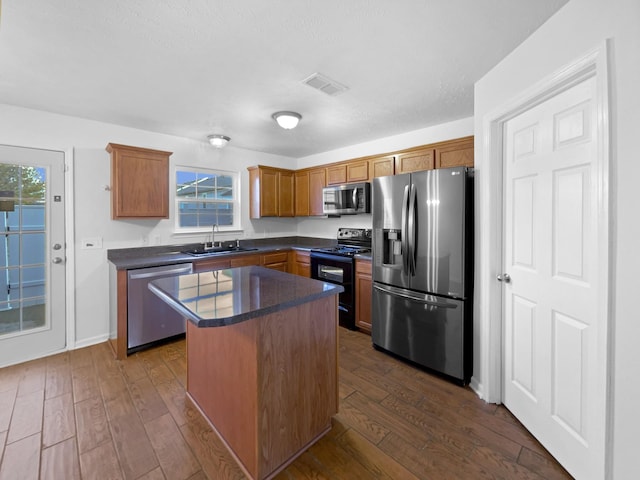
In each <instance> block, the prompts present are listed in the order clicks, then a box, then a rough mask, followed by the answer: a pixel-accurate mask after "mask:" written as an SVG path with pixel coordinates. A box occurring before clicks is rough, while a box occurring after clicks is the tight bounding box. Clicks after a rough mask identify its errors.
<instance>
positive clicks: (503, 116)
mask: <svg viewBox="0 0 640 480" xmlns="http://www.w3.org/2000/svg"><path fill="white" fill-rule="evenodd" d="M610 48H611V43H610V41H608V40H607V41H605V42H603V43H602V44H601V45H599V46H598V47H597V48H595V49H594V50H592V51H590V52H588V53H587V54H585V55H584V56H583V57H581V58H579V59H577V60H576V61H574V62H572V63H571V64H569V65H567V66H565V67H564V68H561V69H560V70H559V71H557V72H555V73H553V74H551V75H549V76H547V77H545V78H543V79H542V80H541V81H539V82H537V83H534V84H533V85H532V86H531V87H529V88H527V89H526V90H524V91H523V92H521V93H520V94H519V95H518V96H517V97H515V98H513V99H511V100H510V101H508V102H506V103H505V104H503V105H501V106H499V107H498V108H496V109H494V110H492V111H491V112H489V113H488V114H486V115H485V116H484V117H483V118H482V131H483V137H482V138H480V139H478V140H479V142H480V145H479V148H481V149H482V158H483V161H482V164H481V165H479V167H480V168H479V169H477V170H478V173H479V175H477V177H476V178H477V179H478V181H479V185H478V187H479V188H477V194H476V205H478V206H477V207H476V224H477V225H478V224H482V225H485V226H486V228H483V229H480V228H476V232H477V234H476V244H477V245H478V248H477V251H476V275H475V277H476V278H475V283H476V285H477V287H479V288H476V301H475V306H474V316H475V318H476V319H480V320H479V321H476V329H477V330H476V332H477V333H476V342H477V345H478V346H479V347H480V348H479V355H478V356H476V362H478V360H479V367H480V368H479V370H480V371H479V373H480V376H479V378H480V379H482V384H481V383H479V381H478V380H477V379H472V382H471V386H472V388H474V390H475V391H476V392H478V394H479V395H480V397H481V398H483V399H484V400H486V401H487V402H491V403H502V398H503V391H504V385H503V368H502V367H503V358H504V343H503V332H504V322H503V315H504V312H503V308H504V299H503V295H502V292H503V286H502V284H501V283H500V282H498V281H497V280H496V276H497V275H498V274H500V273H502V272H503V261H504V258H503V253H504V249H503V238H504V231H503V229H504V225H503V216H504V203H503V202H504V199H503V195H504V181H503V170H504V154H503V145H504V138H503V126H504V123H505V122H506V121H508V120H510V119H511V118H514V117H516V116H517V115H519V114H520V113H522V112H524V111H526V110H529V109H530V108H532V107H534V106H535V105H537V104H539V103H542V102H544V101H545V100H547V99H549V98H551V97H553V96H555V95H557V94H558V93H560V92H562V91H564V90H566V89H568V88H570V87H572V86H574V85H576V84H578V83H580V82H581V81H583V80H585V79H587V78H591V77H595V79H596V112H597V113H596V116H597V118H596V121H595V128H596V136H597V141H598V152H597V158H596V160H595V164H594V168H596V178H597V187H596V188H597V197H596V202H597V207H596V208H597V209H598V219H597V225H596V233H597V235H598V248H599V250H598V265H597V266H596V269H597V275H599V277H600V278H601V279H602V283H603V285H605V286H606V288H603V289H602V290H601V291H600V292H599V295H598V299H597V304H598V307H597V310H598V311H597V315H598V318H599V319H600V320H601V322H602V324H601V325H600V326H599V327H598V328H599V329H600V328H601V329H602V330H601V331H602V333H603V335H601V336H599V342H598V349H599V351H598V354H599V355H602V357H603V358H604V361H605V376H606V378H605V379H601V380H602V382H603V383H604V392H603V394H602V395H601V398H599V399H598V402H599V403H601V408H603V409H604V412H605V413H604V416H605V418H604V419H603V422H604V424H603V425H602V428H603V430H604V432H602V435H601V436H602V438H601V439H600V440H601V442H602V445H601V447H602V451H603V452H604V456H605V458H604V471H605V476H606V478H610V476H611V464H612V442H611V441H610V439H611V431H612V428H611V426H612V424H613V423H612V414H613V408H612V407H613V401H612V398H611V395H612V392H613V377H612V375H611V373H612V371H613V369H612V366H613V348H612V342H613V333H614V332H613V325H612V322H611V319H612V318H613V312H612V308H613V307H612V305H611V303H610V298H612V293H613V292H612V290H613V285H612V279H613V278H614V276H613V274H612V272H611V268H612V266H613V265H614V263H613V261H612V256H613V249H612V246H611V244H610V238H611V231H610V230H611V225H610V219H611V218H612V214H613V213H614V210H613V205H612V204H611V201H610V197H609V191H610V185H611V183H610V178H611V171H610V158H611V151H610V119H609V117H610V114H611V113H610V110H609V97H610V95H611V93H610V91H609V69H608V64H609V61H610V57H611V54H610ZM476 138H477V137H476Z"/></svg>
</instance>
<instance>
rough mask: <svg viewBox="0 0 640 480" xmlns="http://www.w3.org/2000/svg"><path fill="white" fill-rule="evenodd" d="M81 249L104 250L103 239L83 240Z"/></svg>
mask: <svg viewBox="0 0 640 480" xmlns="http://www.w3.org/2000/svg"><path fill="white" fill-rule="evenodd" d="M81 248H83V249H85V250H87V249H94V248H102V237H91V238H83V239H82V240H81Z"/></svg>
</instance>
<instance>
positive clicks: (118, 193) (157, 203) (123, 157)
mask: <svg viewBox="0 0 640 480" xmlns="http://www.w3.org/2000/svg"><path fill="white" fill-rule="evenodd" d="M106 150H107V152H109V153H110V154H111V218H113V219H114V220H117V219H120V218H169V157H170V156H171V154H172V153H171V152H164V151H161V150H151V149H149V148H139V147H131V146H128V145H118V144H116V143H109V144H108V145H107V147H106Z"/></svg>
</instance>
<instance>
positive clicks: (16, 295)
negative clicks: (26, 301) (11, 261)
mask: <svg viewBox="0 0 640 480" xmlns="http://www.w3.org/2000/svg"><path fill="white" fill-rule="evenodd" d="M2 273H4V274H5V279H4V282H5V284H6V286H7V289H6V290H3V291H2V293H4V292H7V295H6V297H5V296H4V295H2V300H7V301H9V302H15V301H17V300H20V269H19V268H10V269H8V270H7V269H5V270H4V271H3V272H2Z"/></svg>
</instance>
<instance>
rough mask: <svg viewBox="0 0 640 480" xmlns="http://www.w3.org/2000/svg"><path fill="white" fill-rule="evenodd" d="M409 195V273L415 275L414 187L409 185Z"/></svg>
mask: <svg viewBox="0 0 640 480" xmlns="http://www.w3.org/2000/svg"><path fill="white" fill-rule="evenodd" d="M410 191H411V193H410V196H409V228H408V230H409V231H408V233H409V240H408V244H409V255H408V257H409V260H408V264H409V272H410V273H411V275H413V276H415V274H416V186H415V185H414V184H413V183H412V184H411V190H410Z"/></svg>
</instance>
